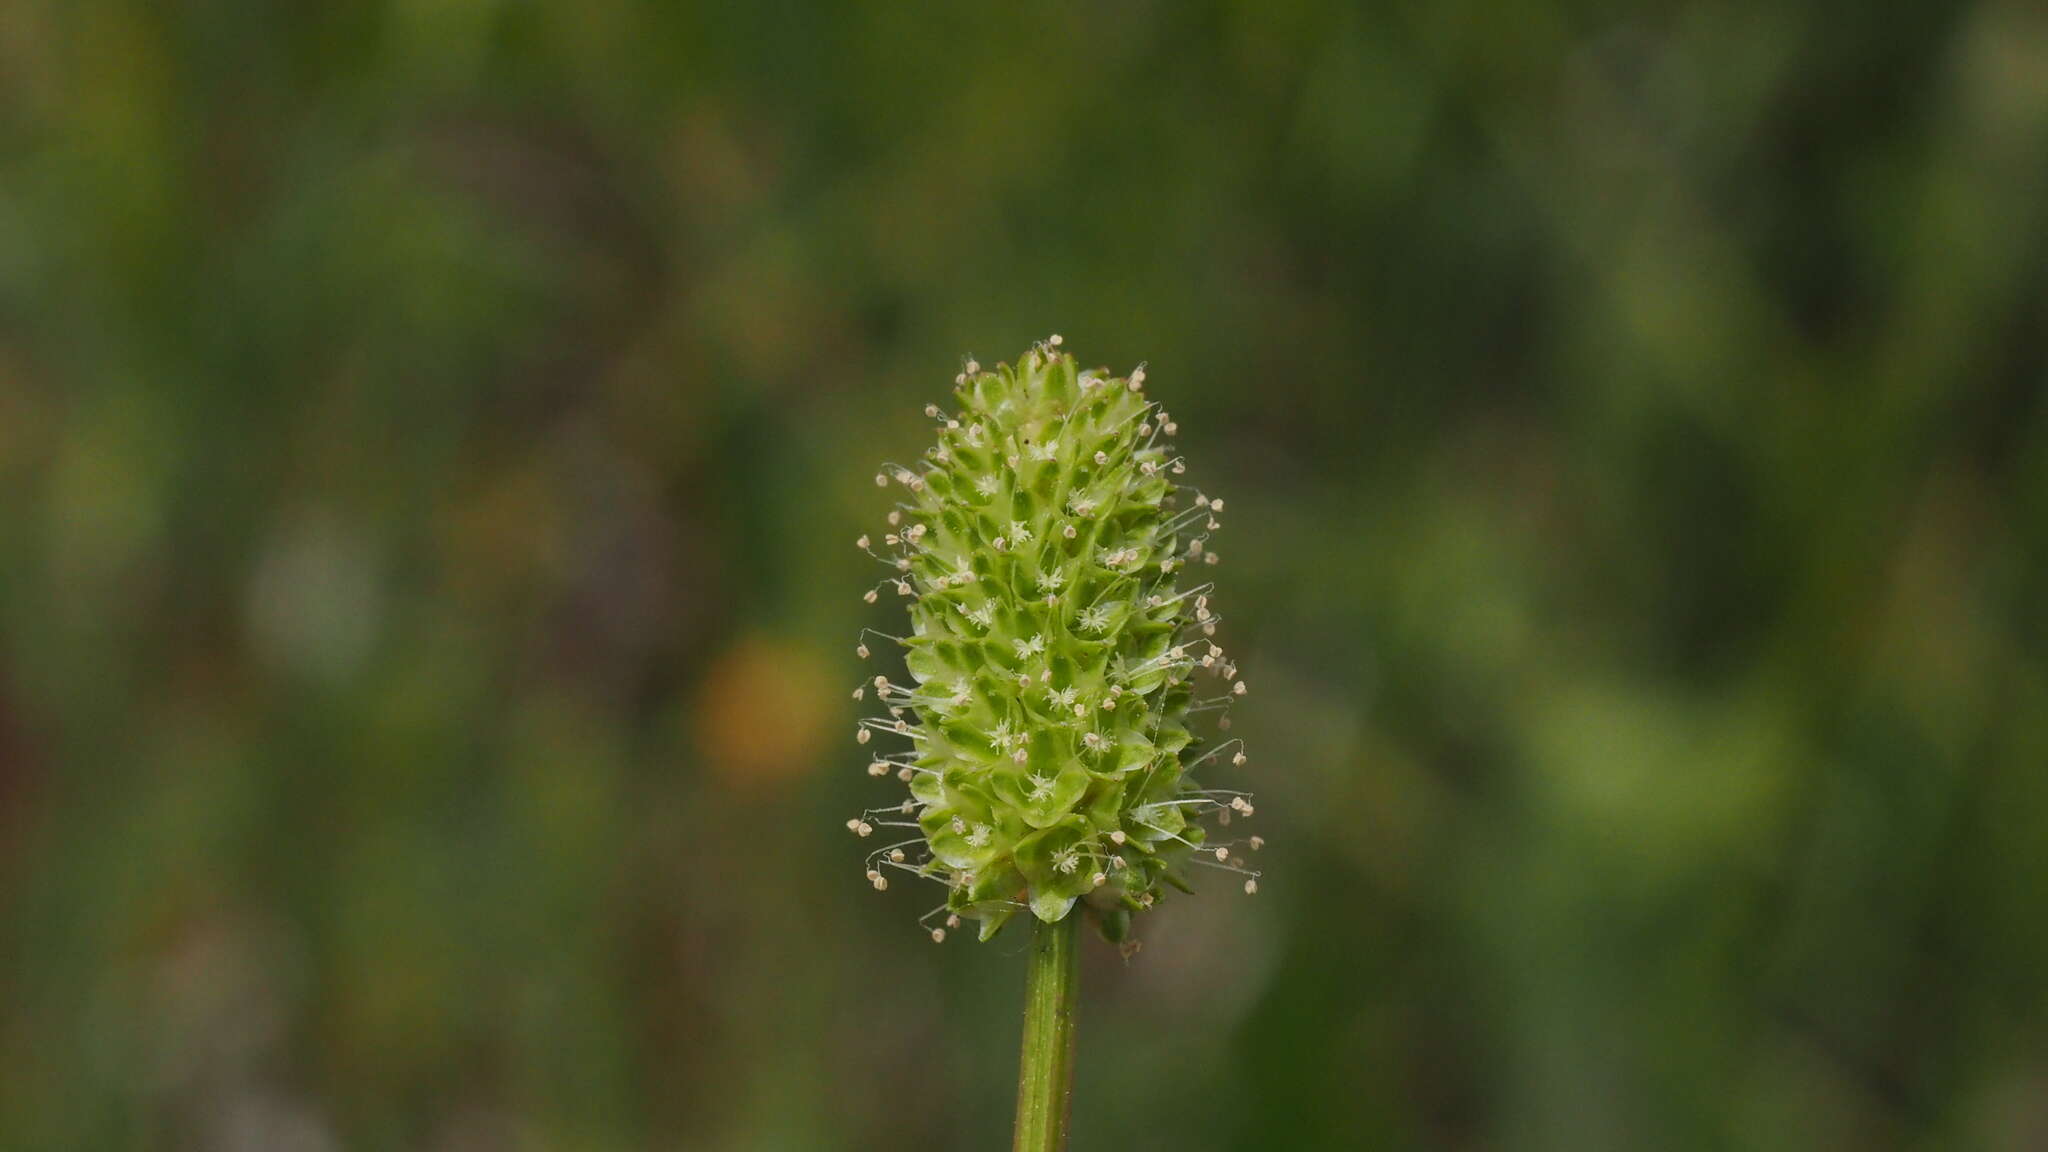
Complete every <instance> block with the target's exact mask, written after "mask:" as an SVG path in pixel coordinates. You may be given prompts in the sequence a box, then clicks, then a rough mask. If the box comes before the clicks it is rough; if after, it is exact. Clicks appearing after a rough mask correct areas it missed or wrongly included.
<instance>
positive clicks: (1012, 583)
mask: <svg viewBox="0 0 2048 1152" xmlns="http://www.w3.org/2000/svg"><path fill="white" fill-rule="evenodd" d="M1058 343H1059V341H1058V338H1057V337H1054V338H1053V339H1052V340H1050V341H1047V342H1046V343H1044V344H1041V345H1039V346H1037V347H1036V348H1034V349H1033V350H1032V351H1031V352H1029V353H1027V354H1026V355H1025V356H1024V357H1023V358H1021V359H1020V360H1019V362H1018V363H1017V364H1016V365H1015V366H1014V367H1013V366H1010V365H1000V366H998V367H997V368H996V369H995V370H994V371H981V370H979V369H978V367H977V366H974V365H970V366H969V369H970V370H969V371H968V372H966V373H963V374H962V375H961V376H960V377H959V378H958V381H957V387H956V388H955V393H956V396H957V398H958V403H959V411H958V412H956V413H953V414H951V415H943V414H941V413H939V411H938V410H937V409H936V408H932V409H927V413H928V414H931V415H933V416H934V417H935V418H937V419H939V420H940V427H939V429H938V442H937V444H935V445H934V446H933V447H932V448H931V449H930V450H928V451H927V452H926V453H925V456H924V459H923V461H922V462H921V463H920V464H919V465H917V466H916V467H915V468H911V467H903V466H895V465H892V466H889V467H888V468H886V469H885V471H884V472H883V473H882V474H881V475H879V476H878V477H877V481H878V482H879V483H884V484H888V485H891V486H893V487H894V488H895V490H896V491H897V492H898V493H899V497H900V500H901V503H899V504H898V506H897V510H896V512H895V513H893V514H892V517H891V525H890V531H889V533H888V535H887V536H886V540H887V542H888V544H889V546H890V547H889V550H888V551H887V552H886V553H877V555H878V556H879V558H881V559H883V560H884V561H885V562H887V563H888V564H890V566H891V568H892V570H893V571H892V575H891V576H890V578H889V579H887V580H885V581H884V582H883V585H882V587H884V588H887V587H890V586H892V585H893V586H894V587H895V589H896V591H897V592H898V593H899V594H902V595H906V596H908V597H909V619H910V627H909V631H908V635H907V636H905V637H903V638H902V641H901V643H902V647H903V656H904V664H905V667H906V668H907V669H908V672H909V675H910V679H911V683H910V684H909V685H903V684H895V683H891V682H889V681H888V680H887V679H886V678H885V677H877V678H876V684H875V687H876V694H877V696H878V697H879V698H880V702H881V703H882V705H883V706H884V707H885V708H886V709H887V710H888V711H887V712H886V713H885V714H884V715H882V716H878V717H876V718H875V719H873V720H871V721H867V722H865V724H866V728H865V729H864V730H863V732H862V736H863V742H864V743H865V742H867V740H868V739H869V733H870V732H872V734H873V736H874V737H875V738H878V739H879V741H880V742H881V743H882V744H884V745H889V744H891V743H892V742H893V743H894V744H901V743H902V742H904V741H906V740H907V741H908V744H909V747H908V748H903V749H898V750H897V751H895V752H893V753H885V754H883V755H881V756H878V759H877V761H876V762H875V765H874V769H875V770H876V771H877V774H899V775H908V776H909V778H910V780H909V783H910V800H909V801H908V802H907V803H906V804H904V805H902V806H899V807H896V808H885V809H880V810H878V811H879V812H881V813H884V814H896V813H901V814H903V815H906V816H909V817H911V818H913V819H914V823H915V826H916V829H917V831H918V832H919V833H921V834H922V837H923V841H922V844H921V845H920V846H918V849H917V850H916V851H914V852H910V853H903V859H901V860H894V861H892V860H891V859H890V858H889V850H887V849H884V850H880V851H878V852H876V853H875V854H874V855H872V856H870V872H869V876H870V879H871V880H874V881H875V885H876V887H886V880H884V879H881V878H879V877H881V873H880V871H879V870H878V869H879V868H880V867H883V866H894V867H896V868H899V869H905V870H909V871H912V872H915V873H917V874H919V875H922V876H926V877H930V878H933V879H936V880H938V881H940V882H941V883H943V884H944V885H945V886H946V889H947V899H946V911H947V912H948V913H950V915H951V916H954V917H964V918H970V919H976V920H979V921H980V922H981V926H982V927H981V937H982V939H987V938H988V937H989V936H991V935H993V934H994V933H995V932H996V931H997V930H998V929H1000V928H1001V927H1002V925H1003V924H1004V923H1005V922H1006V921H1007V920H1008V919H1009V918H1010V917H1011V916H1012V915H1013V914H1014V913H1015V912H1016V911H1017V910H1018V909H1020V908H1029V909H1030V910H1031V911H1032V912H1033V913H1034V914H1036V915H1037V916H1038V917H1039V918H1041V919H1043V920H1047V921H1056V920H1059V919H1061V918H1063V917H1065V916H1067V915H1068V914H1069V913H1070V912H1071V911H1072V910H1073V909H1074V907H1075V905H1076V903H1077V902H1085V904H1086V906H1087V907H1089V908H1091V909H1092V910H1094V912H1095V913H1096V914H1097V915H1096V918H1097V920H1098V923H1099V924H1100V925H1101V927H1102V928H1103V931H1104V934H1105V935H1108V936H1110V937H1111V938H1112V939H1121V938H1122V937H1123V935H1124V933H1125V932H1126V931H1127V927H1128V924H1129V914H1130V913H1132V912H1135V911H1138V910H1141V909H1143V908H1147V907H1150V906H1151V905H1152V904H1153V902H1154V901H1155V900H1156V899H1157V898H1158V897H1159V896H1160V894H1161V886H1162V885H1163V884H1167V883H1172V884H1175V885H1176V886H1180V887H1186V882H1185V878H1184V877H1183V876H1182V875H1181V872H1182V871H1183V869H1184V867H1185V865H1186V863H1187V862H1188V861H1189V858H1190V856H1191V854H1192V853H1194V852H1195V851H1196V850H1197V849H1201V850H1202V851H1203V852H1204V853H1205V854H1210V853H1213V852H1215V850H1216V849H1215V848H1213V847H1211V846H1209V844H1208V840H1209V835H1210V834H1209V831H1208V829H1207V828H1206V827H1205V825H1204V824H1202V823H1200V822H1199V821H1200V819H1201V818H1202V817H1203V816H1209V815H1213V816H1215V817H1217V818H1218V819H1219V820H1220V821H1221V822H1223V823H1228V822H1229V820H1230V818H1231V813H1232V811H1233V809H1234V810H1235V811H1237V812H1238V813H1240V815H1241V816H1242V815H1249V814H1250V811H1251V809H1250V806H1249V804H1248V803H1245V802H1244V801H1243V800H1242V797H1241V795H1240V794H1231V795H1232V796H1233V799H1232V800H1231V801H1230V802H1229V803H1228V804H1226V803H1225V802H1224V801H1223V800H1221V799H1219V796H1221V795H1223V794H1224V793H1219V792H1205V791H1201V790H1199V789H1197V788H1196V787H1195V785H1194V784H1193V782H1192V781H1191V780H1190V779H1189V776H1188V765H1189V760H1188V758H1189V757H1191V756H1192V757H1193V758H1194V759H1195V760H1197V761H1201V760H1208V761H1211V762H1212V763H1213V758H1214V754H1215V753H1214V752H1211V753H1209V754H1208V755H1203V754H1202V751H1201V750H1202V749H1203V747H1204V746H1205V744H1206V743H1207V742H1205V741H1202V740H1198V739H1197V738H1196V737H1195V736H1194V735H1193V733H1192V732H1191V731H1190V728H1189V709H1190V707H1191V704H1192V703H1193V702H1194V699H1195V693H1194V691H1193V687H1192V681H1193V680H1194V678H1195V675H1196V674H1197V673H1202V672H1210V673H1214V674H1215V675H1216V677H1217V683H1218V685H1219V687H1218V689H1217V692H1218V695H1217V700H1216V706H1217V707H1222V706H1227V704H1228V702H1229V699H1230V697H1231V693H1232V691H1233V689H1234V691H1235V692H1236V693H1239V694H1241V693H1242V692H1243V687H1242V685H1241V684H1237V685H1232V684H1231V683H1230V680H1231V678H1232V677H1233V676H1234V672H1235V669H1234V668H1233V667H1232V666H1231V665H1230V664H1229V662H1228V661H1227V660H1225V659H1224V658H1223V655H1222V650H1221V649H1220V648H1217V647H1216V646H1215V644H1214V641H1213V640H1212V639H1210V638H1209V637H1210V635H1211V634H1213V632H1214V631H1215V624H1214V618H1213V617H1212V616H1211V615H1210V613H1209V612H1208V610H1207V607H1206V601H1207V596H1206V585H1204V586H1202V587H1198V588H1187V589H1183V588H1182V587H1180V577H1182V576H1183V575H1184V574H1185V571H1186V566H1187V565H1188V564H1190V563H1194V564H1197V565H1200V564H1201V562H1202V561H1204V560H1206V561H1208V562H1209V563H1213V562H1214V559H1215V557H1214V555H1213V554H1212V553H1207V552H1206V551H1204V548H1203V541H1204V540H1205V538H1206V534H1207V532H1208V531H1209V530H1210V529H1213V528H1214V527H1216V526H1217V525H1216V521H1215V519H1214V515H1213V512H1212V510H1211V508H1212V506H1211V504H1210V502H1209V501H1208V500H1207V499H1206V498H1203V497H1199V496H1198V497H1196V498H1195V501H1194V502H1193V503H1192V504H1188V503H1186V502H1185V501H1183V499H1182V495H1183V494H1182V493H1181V491H1180V490H1179V489H1178V488H1177V486H1176V485H1175V484H1174V483H1173V480H1172V477H1174V476H1176V475H1179V474H1180V473H1182V472H1183V471H1184V468H1183V465H1182V463H1181V462H1180V460H1179V458H1178V457H1176V456H1175V455H1174V454H1173V450H1172V448H1171V445H1170V435H1171V432H1172V430H1173V427H1174V426H1173V424H1172V423H1171V422H1170V420H1169V419H1168V418H1167V417H1166V415H1165V414H1164V413H1163V412H1161V411H1160V410H1159V409H1158V406H1157V405H1155V404H1153V403H1151V402H1150V401H1149V400H1147V398H1146V397H1145V394H1144V393H1143V391H1142V390H1141V385H1142V383H1143V379H1144V374H1143V372H1142V371H1140V372H1136V373H1133V374H1132V376H1131V377H1128V378H1125V377H1113V376H1110V375H1109V374H1107V373H1106V372H1102V371H1096V370H1090V371H1082V370H1080V369H1079V368H1078V366H1077V365H1076V363H1075V361H1074V358H1073V357H1072V356H1070V355H1067V354H1066V353H1064V352H1062V351H1060V350H1059V349H1058ZM1213 508H1214V509H1215V510H1220V509H1221V503H1220V502H1218V503H1216V504H1215V505H1213ZM862 545H863V547H867V546H868V544H867V538H866V537H863V538H862ZM869 598H870V599H871V600H872V599H873V598H874V596H873V594H872V593H871V594H870V597H869ZM862 652H863V654H865V653H866V648H865V647H864V646H863V648H862ZM1224 723H1225V724H1226V725H1227V721H1225V722H1224ZM1222 750H1223V749H1220V748H1219V749H1215V752H1220V751H1222ZM1235 760H1236V762H1238V763H1242V762H1243V757H1242V754H1241V753H1240V754H1239V755H1238V756H1237V757H1235ZM870 815H874V813H870ZM885 822H890V821H885ZM893 823H898V824H906V823H909V821H893ZM849 826H850V827H854V828H855V830H856V831H858V832H859V833H860V834H861V835H863V836H866V835H868V834H869V832H870V831H872V828H871V826H870V825H869V824H867V823H866V822H865V820H856V821H852V822H850V823H849ZM1252 843H1253V846H1254V847H1256V846H1257V844H1258V841H1257V839H1256V838H1254V839H1253V841H1252ZM1224 851H1225V852H1226V853H1228V851H1229V850H1228V849H1227V848H1226V849H1224ZM1203 862H1205V863H1206V862H1209V861H1208V860H1206V859H1205V860H1204V861H1203ZM1215 863H1216V864H1217V866H1220V867H1228V868H1230V869H1231V870H1233V871H1239V872H1244V873H1246V874H1247V875H1256V873H1252V872H1250V871H1249V870H1248V869H1246V868H1244V867H1243V866H1242V858H1239V860H1238V861H1236V862H1234V863H1226V862H1223V861H1216V862H1215ZM1246 887H1247V891H1251V890H1255V888H1256V886H1255V885H1254V884H1251V883H1249V882H1247V885H1246ZM949 922H957V921H949ZM934 936H935V937H936V938H941V939H942V938H943V936H944V933H943V931H938V932H934Z"/></svg>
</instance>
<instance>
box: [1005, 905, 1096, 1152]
mask: <svg viewBox="0 0 2048 1152" xmlns="http://www.w3.org/2000/svg"><path fill="white" fill-rule="evenodd" d="M1080 921H1081V911H1080V909H1078V908H1077V909H1074V910H1073V911H1071V912H1068V913H1067V915H1066V916H1065V917H1064V918H1063V919H1061V920H1060V921H1059V922H1058V923H1057V924H1047V923H1045V922H1044V921H1042V920H1039V919H1036V918H1035V917H1034V918H1033V919H1032V921H1031V925H1032V928H1031V967H1030V969H1029V971H1028V972H1027V974H1026V976H1025V984H1024V1050H1023V1054H1022V1055H1021V1056H1020V1057H1019V1059H1018V1062H1017V1139H1016V1143H1015V1145H1014V1148H1015V1150H1016V1152H1063V1150H1064V1149H1065V1148H1066V1146H1067V1113H1068V1108H1069V1105H1070V1104H1071V1102H1072V1099H1073V1093H1074V1004H1075V1002H1076V1000H1077V999H1078V997H1079V993H1080V987H1081V969H1080V962H1079V961H1080V952H1081V950H1080V949H1079V948H1078V947H1077V946H1076V938H1075V929H1074V926H1075V925H1076V924H1078V923H1080Z"/></svg>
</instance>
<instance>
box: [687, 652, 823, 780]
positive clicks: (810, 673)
mask: <svg viewBox="0 0 2048 1152" xmlns="http://www.w3.org/2000/svg"><path fill="white" fill-rule="evenodd" d="M830 691H831V685H830V682H829V678H828V677H827V675H826V672H825V665H824V657H823V656H822V655H821V654H820V653H819V652H818V650H817V649H816V648H815V647H813V646H811V645H808V644H800V643H796V642H793V641H789V640H784V639H779V638H774V637H769V636H766V635H763V634H760V633H753V634H749V635H746V636H742V637H741V638H740V639H739V640H738V641H736V642H735V643H734V644H733V645H732V647H730V648H728V649H726V650H725V652H723V653H722V654H720V656H719V657H718V660H717V661H716V663H714V664H713V665H712V667H711V671H710V672H709V673H708V674H707V675H706V676H705V678H704V682H703V687H702V688H701V689H700V690H699V691H698V694H697V702H696V712H697V731H698V732H699V733H700V734H701V736H702V746H703V749H704V754H705V757H706V759H707V760H709V762H710V768H711V772H712V774H713V775H714V776H715V777H717V778H718V779H719V780H721V781H723V782H724V783H726V784H727V785H729V786H731V787H735V788H764V787H775V786H777V785H780V784H782V783H783V782H785V781H788V780H790V779H793V778H795V777H796V776H798V775H799V774H801V773H802V772H803V771H804V770H805V769H806V768H808V767H809V766H810V765H811V763H812V761H813V760H815V759H816V757H817V755H818V750H819V746H820V743H821V742H822V741H823V739H824V729H825V721H826V719H827V714H826V707H827V705H826V701H827V700H828V699H830V695H829V693H830Z"/></svg>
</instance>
